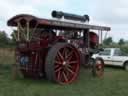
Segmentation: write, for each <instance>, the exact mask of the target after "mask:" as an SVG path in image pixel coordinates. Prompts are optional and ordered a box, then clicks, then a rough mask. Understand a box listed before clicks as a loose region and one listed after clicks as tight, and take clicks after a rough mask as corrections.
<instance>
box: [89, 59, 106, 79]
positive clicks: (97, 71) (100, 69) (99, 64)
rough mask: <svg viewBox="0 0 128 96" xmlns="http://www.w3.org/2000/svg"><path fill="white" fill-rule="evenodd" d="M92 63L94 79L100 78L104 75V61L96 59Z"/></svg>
mask: <svg viewBox="0 0 128 96" xmlns="http://www.w3.org/2000/svg"><path fill="white" fill-rule="evenodd" d="M93 62H94V64H93V69H92V72H93V75H94V76H96V77H102V76H103V75H104V61H103V60H102V59H101V58H96V59H95V60H93Z"/></svg>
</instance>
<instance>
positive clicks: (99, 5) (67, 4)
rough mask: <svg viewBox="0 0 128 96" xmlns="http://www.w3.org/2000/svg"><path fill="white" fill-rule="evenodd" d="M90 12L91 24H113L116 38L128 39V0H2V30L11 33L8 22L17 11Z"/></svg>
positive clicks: (112, 33)
mask: <svg viewBox="0 0 128 96" xmlns="http://www.w3.org/2000/svg"><path fill="white" fill-rule="evenodd" d="M52 10H58V11H64V12H71V13H76V14H80V15H83V14H88V15H89V16H90V17H91V21H90V23H91V24H98V25H106V26H110V27H111V28H112V30H111V31H110V32H109V33H108V36H112V37H113V39H114V41H118V40H119V39H120V38H124V39H125V40H128V0H0V30H6V31H7V32H8V34H11V28H9V27H7V25H6V22H7V20H8V19H9V18H11V17H12V16H14V15H16V14H20V13H27V14H32V15H35V16H38V17H43V18H44V17H45V18H51V15H50V14H51V11H52Z"/></svg>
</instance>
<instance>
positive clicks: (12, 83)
mask: <svg viewBox="0 0 128 96" xmlns="http://www.w3.org/2000/svg"><path fill="white" fill-rule="evenodd" d="M12 56H13V55H10V56H9V55H7V56H6V57H5V58H6V59H5V58H3V59H4V60H3V61H2V60H1V61H0V96H128V72H126V71H124V70H123V69H121V68H111V67H107V68H105V75H104V77H103V78H94V77H92V75H91V72H90V71H89V70H85V69H84V68H81V71H80V74H79V77H78V80H77V81H76V82H74V83H73V84H70V85H65V86H62V85H58V84H54V83H51V82H49V81H47V80H31V79H24V78H17V79H16V80H13V79H12V76H11V64H12V63H13V62H14V60H12V59H13V58H12Z"/></svg>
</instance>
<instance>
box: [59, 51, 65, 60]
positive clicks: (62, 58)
mask: <svg viewBox="0 0 128 96" xmlns="http://www.w3.org/2000/svg"><path fill="white" fill-rule="evenodd" d="M58 55H59V57H60V58H61V60H64V57H63V55H62V54H61V53H60V51H59V52H58Z"/></svg>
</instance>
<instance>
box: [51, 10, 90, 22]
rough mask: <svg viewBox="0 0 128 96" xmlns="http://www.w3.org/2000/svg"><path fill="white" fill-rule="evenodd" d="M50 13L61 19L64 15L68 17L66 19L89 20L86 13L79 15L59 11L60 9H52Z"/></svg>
mask: <svg viewBox="0 0 128 96" xmlns="http://www.w3.org/2000/svg"><path fill="white" fill-rule="evenodd" d="M51 15H52V17H54V18H58V19H61V18H62V17H64V19H68V20H74V21H81V22H89V16H88V15H84V16H80V15H76V14H71V13H65V12H61V11H52V14H51Z"/></svg>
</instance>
